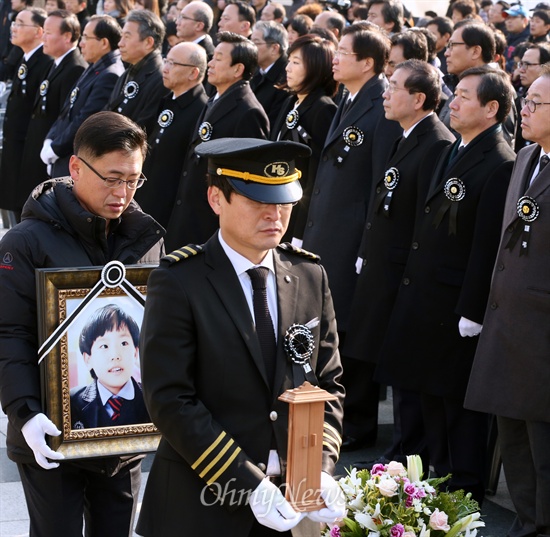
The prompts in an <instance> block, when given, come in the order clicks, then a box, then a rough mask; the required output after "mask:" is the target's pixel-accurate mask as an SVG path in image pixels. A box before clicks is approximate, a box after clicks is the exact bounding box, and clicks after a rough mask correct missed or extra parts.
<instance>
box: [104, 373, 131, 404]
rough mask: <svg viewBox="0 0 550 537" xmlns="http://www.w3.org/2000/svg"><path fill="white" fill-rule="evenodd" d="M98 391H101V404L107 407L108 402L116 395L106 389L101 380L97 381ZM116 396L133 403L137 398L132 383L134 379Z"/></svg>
mask: <svg viewBox="0 0 550 537" xmlns="http://www.w3.org/2000/svg"><path fill="white" fill-rule="evenodd" d="M97 390H98V391H99V396H100V397H101V403H102V404H103V405H106V404H107V401H108V400H109V399H110V398H111V397H112V396H113V395H115V394H114V393H112V392H111V391H110V390H108V389H107V388H105V386H103V384H101V382H100V381H99V379H98V380H97ZM116 396H117V397H122V398H124V399H127V400H128V401H131V400H132V399H133V398H134V397H135V390H134V383H133V382H132V379H130V380H128V382H127V383H126V384H125V385H124V386H123V387H122V389H121V390H120V391H119V392H118V393H117V394H116Z"/></svg>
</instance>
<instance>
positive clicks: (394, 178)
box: [384, 166, 399, 190]
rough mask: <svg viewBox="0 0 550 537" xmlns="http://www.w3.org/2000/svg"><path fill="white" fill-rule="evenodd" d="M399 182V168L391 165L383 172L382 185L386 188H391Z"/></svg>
mask: <svg viewBox="0 0 550 537" xmlns="http://www.w3.org/2000/svg"><path fill="white" fill-rule="evenodd" d="M398 183H399V170H398V169H397V168H396V167H394V166H392V167H391V168H390V169H389V170H386V172H385V173H384V186H385V187H386V188H387V189H388V190H393V189H394V188H395V187H396V186H397V184H398Z"/></svg>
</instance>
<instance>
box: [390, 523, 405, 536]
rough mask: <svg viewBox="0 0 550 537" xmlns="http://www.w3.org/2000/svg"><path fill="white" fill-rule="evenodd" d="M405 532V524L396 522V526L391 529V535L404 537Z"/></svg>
mask: <svg viewBox="0 0 550 537" xmlns="http://www.w3.org/2000/svg"><path fill="white" fill-rule="evenodd" d="M404 533H405V528H404V527H403V524H396V525H395V526H392V529H391V531H390V535H391V537H402V535H403V534H404Z"/></svg>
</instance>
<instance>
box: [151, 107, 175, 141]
mask: <svg viewBox="0 0 550 537" xmlns="http://www.w3.org/2000/svg"><path fill="white" fill-rule="evenodd" d="M172 121H174V112H172V110H170V109H168V108H167V109H166V110H163V111H162V112H161V113H160V114H159V117H158V120H157V123H158V124H159V127H160V131H159V137H158V138H157V139H156V140H155V143H156V144H158V143H159V142H160V136H162V134H163V133H164V129H165V128H166V127H169V126H170V125H171V124H172Z"/></svg>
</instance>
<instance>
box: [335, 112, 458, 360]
mask: <svg viewBox="0 0 550 537" xmlns="http://www.w3.org/2000/svg"><path fill="white" fill-rule="evenodd" d="M454 139H455V138H454V136H453V135H452V134H451V132H450V131H449V130H448V129H447V127H445V125H443V123H441V121H439V119H438V118H437V116H436V115H435V114H432V115H431V116H428V117H426V118H425V119H423V120H422V121H421V122H420V123H419V124H418V125H417V126H416V127H415V128H414V129H413V131H412V132H411V133H410V134H409V136H408V137H407V138H400V140H402V142H399V143H398V142H396V146H397V147H396V151H395V152H394V153H393V155H392V156H391V158H390V160H389V161H388V163H387V167H386V169H387V170H391V169H392V168H393V173H391V172H390V173H389V174H388V173H384V174H383V175H382V176H381V177H379V178H378V181H377V182H376V186H375V192H374V195H373V197H372V200H371V206H370V208H369V213H368V217H367V223H366V225H365V231H364V233H363V240H362V243H361V251H360V254H359V255H360V257H361V258H362V259H363V266H362V268H361V273H360V275H359V278H358V280H357V286H356V288H355V293H354V296H353V303H352V308H351V315H350V325H349V328H348V331H347V335H346V345H345V348H344V354H345V356H350V357H352V358H356V359H359V360H365V361H368V362H373V363H376V362H378V354H379V352H380V346H381V345H382V342H383V341H384V335H385V332H386V328H387V326H388V322H389V319H390V316H391V311H392V309H393V304H394V302H395V297H396V295H397V291H398V289H399V285H400V283H401V278H402V276H403V271H404V269H405V265H406V263H407V258H408V256H409V251H410V248H411V242H412V235H413V229H414V222H415V219H416V216H417V213H418V210H419V208H420V207H421V206H422V204H423V202H424V200H425V199H426V195H427V193H428V188H429V186H430V178H431V173H432V170H433V167H434V163H435V162H436V161H437V159H438V157H439V155H440V154H441V152H442V151H443V149H444V148H445V147H446V146H448V145H450V144H451V143H452V142H453V141H454ZM395 174H398V175H397V181H395V180H394V178H395V177H396V175H395ZM386 177H390V178H391V179H390V182H388V181H386ZM394 183H396V184H395V185H394ZM386 185H388V186H386ZM386 206H387V209H386V208H385V207H386ZM422 208H423V207H422Z"/></svg>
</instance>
